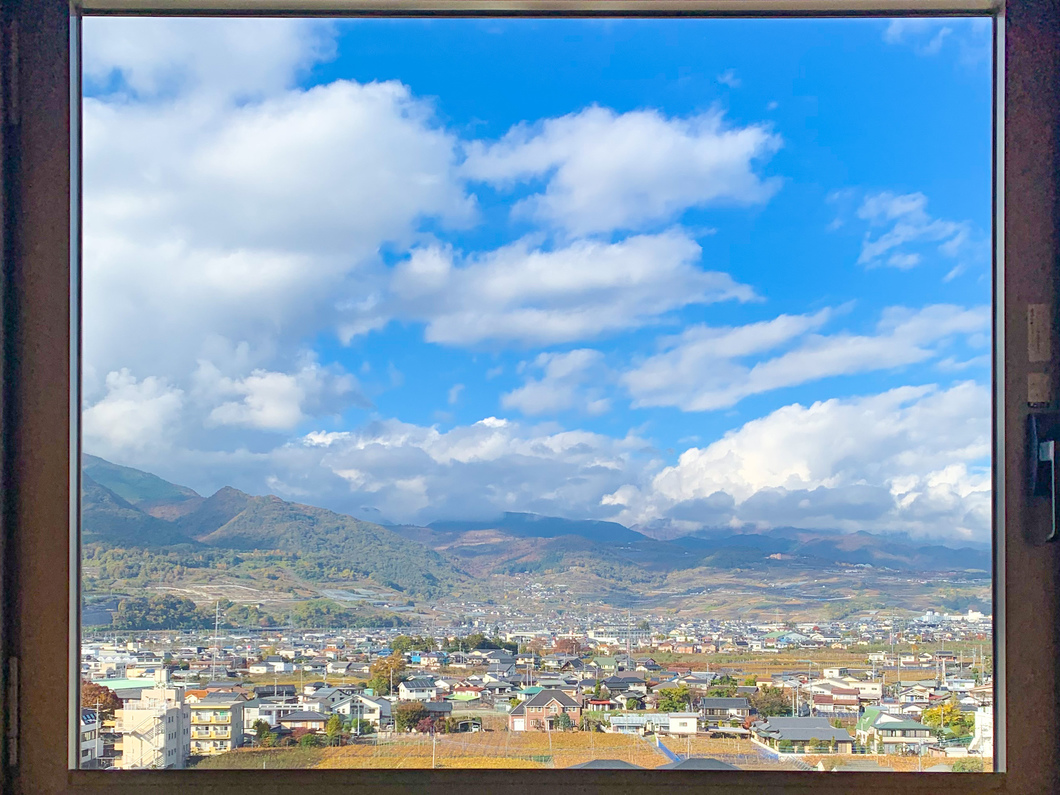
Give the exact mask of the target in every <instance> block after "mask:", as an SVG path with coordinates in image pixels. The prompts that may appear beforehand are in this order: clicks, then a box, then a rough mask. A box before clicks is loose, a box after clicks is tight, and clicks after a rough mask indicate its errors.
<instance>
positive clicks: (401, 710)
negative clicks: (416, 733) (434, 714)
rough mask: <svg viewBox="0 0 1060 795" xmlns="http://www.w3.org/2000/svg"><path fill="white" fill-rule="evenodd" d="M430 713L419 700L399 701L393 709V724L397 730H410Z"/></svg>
mask: <svg viewBox="0 0 1060 795" xmlns="http://www.w3.org/2000/svg"><path fill="white" fill-rule="evenodd" d="M429 717H430V713H428V712H427V708H426V707H425V706H423V704H422V703H420V702H419V701H399V702H398V705H397V708H396V709H395V710H394V725H395V726H396V727H397V730H398V731H399V732H407V731H412V730H413V729H414V728H415V727H416V725H417V724H418V723H419V722H420V721H421V720H423V719H424V718H429Z"/></svg>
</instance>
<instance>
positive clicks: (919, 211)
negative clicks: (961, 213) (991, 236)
mask: <svg viewBox="0 0 1060 795" xmlns="http://www.w3.org/2000/svg"><path fill="white" fill-rule="evenodd" d="M857 214H858V218H860V219H861V220H862V221H866V222H867V223H868V225H869V231H867V232H866V233H865V238H864V241H863V242H862V245H861V254H860V256H859V257H858V263H859V264H861V265H866V266H869V267H872V266H875V265H889V266H891V267H895V268H900V269H908V268H912V267H915V266H916V265H918V264H920V261H921V253H920V252H918V251H910V250H909V247H910V246H918V247H921V248H922V249H923V248H926V247H932V248H933V249H934V250H935V251H936V252H938V253H939V254H941V255H943V256H945V257H948V258H951V259H953V258H964V259H967V258H969V257H973V256H975V255H977V254H978V253H979V251H978V249H979V248H981V247H980V246H978V245H977V243H976V241H974V240H973V232H974V230H973V228H972V225H971V224H970V223H968V222H967V221H946V220H943V219H940V218H934V217H932V216H931V215H930V214H929V213H928V212H927V197H926V196H925V195H924V194H923V193H908V194H904V195H899V194H895V193H891V192H889V191H884V192H882V193H876V194H872V195H870V196H867V197H866V198H865V200H864V201H863V202H862V204H861V207H860V208H859V209H858V213H857ZM873 230H875V236H874V233H873Z"/></svg>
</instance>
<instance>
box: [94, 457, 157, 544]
mask: <svg viewBox="0 0 1060 795" xmlns="http://www.w3.org/2000/svg"><path fill="white" fill-rule="evenodd" d="M81 515H82V522H81V539H82V541H83V542H84V543H89V542H93V541H105V542H109V543H113V544H138V545H142V544H153V545H164V544H173V543H176V539H175V538H174V532H173V527H172V525H170V524H169V523H168V522H165V521H163V520H161V519H156V518H155V517H154V516H150V515H149V514H146V513H144V512H143V511H141V510H140V509H139V508H137V507H136V506H134V505H132V504H131V503H129V502H128V501H127V500H125V499H123V498H122V497H121V496H119V495H118V494H116V493H115V492H114V491H112V490H111V489H109V488H107V487H106V486H103V485H101V484H100V483H98V482H97V481H96V480H95V479H94V478H93V477H92V476H91V475H89V474H88V473H87V472H83V473H82V474H81Z"/></svg>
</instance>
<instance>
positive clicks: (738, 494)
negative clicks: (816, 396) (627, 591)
mask: <svg viewBox="0 0 1060 795" xmlns="http://www.w3.org/2000/svg"><path fill="white" fill-rule="evenodd" d="M989 455H990V394H989V389H988V388H986V387H984V386H982V385H979V384H975V383H972V382H966V383H963V384H958V385H957V386H954V387H952V388H951V389H948V390H939V389H937V388H935V387H931V386H926V387H900V388H898V389H894V390H891V391H888V392H884V393H883V394H880V395H872V396H868V397H863V398H855V399H850V400H838V399H833V400H827V401H821V402H818V403H814V404H813V405H811V406H801V405H799V404H794V405H790V406H785V407H783V408H781V409H778V410H776V411H774V412H772V413H771V414H769V415H767V416H765V417H762V418H761V419H756V420H752V421H751V422H748V423H747V424H745V425H744V426H743V427H741V428H739V429H738V430H735V431H731V432H730V433H727V434H726V435H725V436H724V437H723V438H721V439H719V440H718V441H716V442H714V443H713V444H710V445H708V446H707V447H704V448H691V449H689V450H687V451H686V452H685V453H683V454H682V455H681V457H680V459H679V461H678V463H677V464H676V465H675V466H671V467H667V468H665V469H663V470H662V471H661V472H659V473H658V475H656V476H655V478H654V479H653V480H652V482H651V484H650V486H648V487H645V488H642V489H641V488H636V487H634V486H632V485H628V486H626V487H625V488H624V489H620V490H617V491H616V492H615V493H614V494H612V495H610V496H609V497H607V498H605V502H606V503H607V504H609V505H614V506H621V507H623V508H624V514H623V516H624V518H625V519H626V521H640V522H653V521H660V520H665V519H667V518H671V517H673V516H674V514H675V511H677V513H678V514H681V515H682V518H685V519H687V518H694V517H695V516H696V515H700V516H702V515H703V511H704V506H702V505H701V504H700V503H701V501H703V500H713V502H714V504H715V506H717V505H722V506H723V505H724V504H725V502H726V500H725V498H724V495H728V497H730V498H731V499H732V508H731V510H730V511H729V516H730V521H732V522H734V523H735V522H744V521H755V522H758V523H761V524H763V525H765V526H770V525H777V524H792V525H796V526H803V527H833V528H835V527H838V528H840V529H846V530H855V529H857V530H869V531H888V530H894V531H904V532H909V533H912V534H915V535H920V536H925V535H934V536H936V537H948V538H951V539H966V540H967V539H974V540H978V541H984V540H986V539H987V538H988V532H989V527H990V518H989V516H990V512H989V508H990V475H989V467H988V466H987V464H986V463H985V462H987V461H988V460H989ZM682 509H683V511H684V512H683V514H682ZM689 509H691V510H689ZM715 510H716V509H715Z"/></svg>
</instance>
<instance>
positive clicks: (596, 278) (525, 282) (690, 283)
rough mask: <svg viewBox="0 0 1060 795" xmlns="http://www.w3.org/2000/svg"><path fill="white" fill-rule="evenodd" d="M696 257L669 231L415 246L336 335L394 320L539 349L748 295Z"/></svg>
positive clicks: (450, 335) (436, 333) (451, 340)
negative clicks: (475, 249) (469, 250)
mask: <svg viewBox="0 0 1060 795" xmlns="http://www.w3.org/2000/svg"><path fill="white" fill-rule="evenodd" d="M701 253H702V251H701V249H700V247H699V245H698V244H697V243H696V242H695V241H694V240H692V239H691V238H690V237H688V236H687V235H686V234H685V233H684V232H681V231H677V230H671V231H668V232H663V233H661V234H657V235H639V236H634V237H629V238H626V239H625V240H623V241H621V242H618V243H603V242H598V241H592V240H582V241H577V242H574V243H571V244H569V245H567V246H565V247H562V248H557V249H553V250H542V249H539V248H533V247H532V246H531V243H530V241H527V240H523V241H519V242H517V243H514V244H512V245H509V246H505V247H504V248H501V249H498V250H496V251H492V252H488V253H486V254H481V255H477V256H474V257H470V258H468V259H466V260H464V261H463V262H460V261H459V260H458V256H457V255H456V254H455V253H454V252H453V251H452V250H451V249H448V248H443V247H441V246H431V247H428V248H420V249H416V250H414V251H413V252H412V255H411V256H410V257H409V259H408V260H406V261H405V262H403V263H401V264H400V265H399V266H398V267H397V268H396V269H395V271H394V274H393V278H392V280H391V282H390V284H389V287H388V292H387V293H383V294H381V295H380V297H379V299H378V301H377V302H376V303H374V304H372V305H369V306H364V307H353V308H350V310H349V314H350V315H351V316H352V318H353V320H352V321H351V322H350V323H349V325H348V326H347V330H346V334H347V335H348V336H353V335H354V334H355V333H360V332H363V331H366V330H369V329H375V328H381V327H382V326H383V325H385V323H386V322H387V321H388V320H389V319H391V318H396V319H400V320H412V321H418V322H424V323H426V324H427V329H426V332H425V338H426V339H427V340H428V341H430V342H439V343H445V344H450V345H472V344H476V343H482V342H485V341H502V342H516V343H519V344H541V345H544V344H554V343H563V342H574V341H579V340H585V339H589V338H593V337H599V336H601V335H604V334H608V333H613V332H615V331H620V330H625V329H631V328H638V327H641V326H644V325H648V324H651V323H656V322H658V321H659V320H660V318H662V317H664V316H665V315H666V314H667V313H669V312H672V311H673V310H676V309H680V308H681V307H684V306H689V305H694V304H709V303H714V302H717V301H726V300H740V301H749V300H752V299H754V298H755V295H754V292H753V290H752V289H751V288H750V287H747V286H746V285H742V284H738V283H736V282H735V281H733V279H732V277H730V276H729V275H728V274H725V273H719V272H717V271H705V270H702V269H701V268H700V267H699V266H698V260H699V258H700V255H701Z"/></svg>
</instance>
